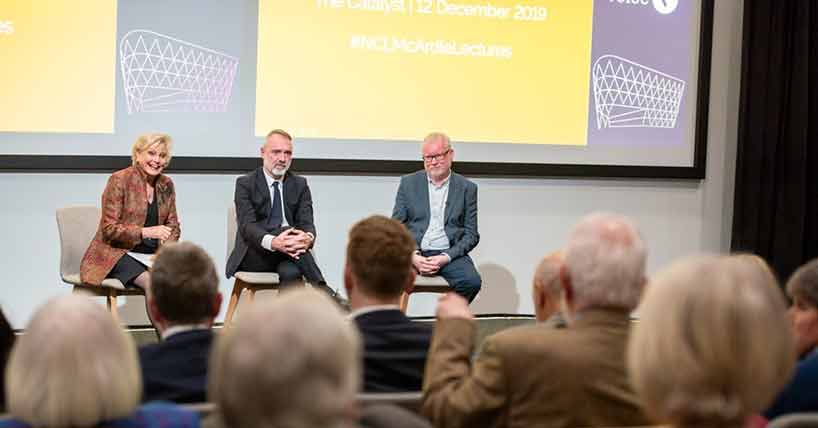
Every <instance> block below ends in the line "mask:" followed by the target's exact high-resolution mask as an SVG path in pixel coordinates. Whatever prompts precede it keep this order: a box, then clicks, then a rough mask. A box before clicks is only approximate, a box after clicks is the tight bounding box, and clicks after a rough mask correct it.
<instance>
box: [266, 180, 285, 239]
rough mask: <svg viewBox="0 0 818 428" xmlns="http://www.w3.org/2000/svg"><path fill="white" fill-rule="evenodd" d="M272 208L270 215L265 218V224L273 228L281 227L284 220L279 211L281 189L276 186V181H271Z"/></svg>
mask: <svg viewBox="0 0 818 428" xmlns="http://www.w3.org/2000/svg"><path fill="white" fill-rule="evenodd" d="M273 189H274V190H273V209H272V211H270V217H269V218H268V219H267V226H268V227H269V228H270V229H271V230H273V229H278V228H279V227H281V223H282V221H283V220H284V219H283V218H282V212H281V190H279V188H278V181H274V182H273Z"/></svg>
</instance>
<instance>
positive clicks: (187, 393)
mask: <svg viewBox="0 0 818 428" xmlns="http://www.w3.org/2000/svg"><path fill="white" fill-rule="evenodd" d="M147 298H148V310H149V311H150V313H151V318H152V319H153V322H154V325H155V326H156V328H157V330H159V333H160V334H161V336H162V340H161V341H160V342H159V343H155V344H151V345H147V346H144V347H142V348H141V349H139V362H140V365H141V366H142V382H143V393H142V401H153V400H165V401H173V402H176V403H202V402H204V401H205V397H206V394H205V391H206V389H207V366H208V357H209V355H210V347H211V343H212V341H213V333H212V331H211V327H212V326H213V319H214V318H215V317H216V315H218V313H219V308H220V307H221V304H222V296H221V294H220V293H219V277H218V275H217V274H216V266H215V265H214V264H213V260H212V259H211V258H210V256H208V255H207V253H206V252H205V251H204V250H203V249H202V248H201V247H199V246H197V245H195V244H193V243H190V242H182V243H170V244H167V245H164V246H163V247H162V248H161V249H160V250H159V253H158V254H157V256H156V261H155V262H154V263H153V267H152V268H151V287H150V289H149V291H148V294H147Z"/></svg>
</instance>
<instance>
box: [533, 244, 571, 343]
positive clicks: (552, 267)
mask: <svg viewBox="0 0 818 428" xmlns="http://www.w3.org/2000/svg"><path fill="white" fill-rule="evenodd" d="M562 264H563V259H562V251H555V252H553V253H551V254H549V255H547V256H545V257H543V258H542V260H540V263H539V264H537V268H536V269H535V270H534V281H533V284H532V287H531V288H532V298H533V301H534V315H535V316H536V318H537V321H540V322H547V323H549V324H552V325H554V326H556V327H563V326H564V325H565V323H564V321H563V319H562V316H561V314H560V301H561V299H562V281H561V280H560V271H561V270H562Z"/></svg>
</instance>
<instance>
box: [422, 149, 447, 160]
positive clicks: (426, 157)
mask: <svg viewBox="0 0 818 428" xmlns="http://www.w3.org/2000/svg"><path fill="white" fill-rule="evenodd" d="M450 151H452V149H451V148H449V149H446V151H445V152H442V153H438V154H436V155H424V156H423V160H424V161H426V162H434V161H439V160H441V159H443V158H444V157H446V155H448V154H449V152H450Z"/></svg>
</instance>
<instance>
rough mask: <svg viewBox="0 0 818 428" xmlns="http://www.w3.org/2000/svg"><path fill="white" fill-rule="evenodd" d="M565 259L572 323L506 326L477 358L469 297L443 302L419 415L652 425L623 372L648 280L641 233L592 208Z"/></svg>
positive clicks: (477, 421)
mask: <svg viewBox="0 0 818 428" xmlns="http://www.w3.org/2000/svg"><path fill="white" fill-rule="evenodd" d="M564 257H565V260H564V266H563V267H562V268H561V271H560V272H561V275H560V276H561V280H560V283H561V286H562V289H563V290H562V300H563V304H562V305H563V306H564V307H565V308H566V311H565V313H563V315H564V316H565V318H566V320H567V322H568V327H567V328H544V327H543V326H542V325H532V326H524V327H517V328H512V329H507V330H504V331H501V332H500V333H497V334H495V335H493V336H490V337H489V338H487V339H486V341H485V342H484V344H483V348H482V351H481V353H480V354H479V355H478V356H477V358H476V359H475V360H474V363H471V359H470V356H471V353H472V351H473V350H474V337H475V333H476V324H475V322H474V320H473V319H472V314H471V312H470V311H469V308H468V305H467V302H466V300H464V299H463V298H461V297H459V296H457V295H454V294H452V293H449V294H447V295H445V296H444V297H442V298H441V300H440V303H439V305H438V308H437V317H438V321H437V324H436V326H435V332H434V337H433V338H432V345H431V348H430V351H429V359H428V362H427V366H426V373H425V377H424V381H423V393H424V398H423V400H424V401H423V407H422V412H423V414H424V415H426V416H427V417H429V418H430V419H431V420H432V423H433V424H434V425H435V426H441V427H448V428H457V427H475V426H498V427H512V426H514V427H523V426H532V427H533V426H549V427H572V428H573V427H580V426H582V427H593V426H597V427H601V426H639V425H645V424H646V423H647V419H646V417H645V416H644V414H643V413H642V410H641V406H640V403H639V401H638V399H637V397H636V394H635V393H634V392H633V390H632V389H631V386H630V384H629V382H628V378H627V374H626V371H625V349H626V344H627V342H628V336H629V332H630V315H629V314H630V312H631V311H632V310H633V309H634V308H635V307H636V305H637V303H638V301H639V298H640V295H641V291H642V287H643V284H644V281H645V278H644V269H645V258H646V251H645V247H644V244H643V242H642V238H641V237H640V236H639V234H638V232H637V231H636V228H635V227H634V226H633V225H632V224H631V223H630V221H628V220H627V219H625V218H623V217H620V216H616V215H612V214H594V215H590V216H588V217H585V218H583V219H582V220H581V221H580V223H579V224H578V225H577V226H576V227H575V229H574V231H573V232H572V233H571V237H570V239H569V241H568V244H567V246H566V247H565V250H564ZM535 295H536V294H535Z"/></svg>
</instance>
